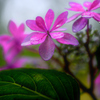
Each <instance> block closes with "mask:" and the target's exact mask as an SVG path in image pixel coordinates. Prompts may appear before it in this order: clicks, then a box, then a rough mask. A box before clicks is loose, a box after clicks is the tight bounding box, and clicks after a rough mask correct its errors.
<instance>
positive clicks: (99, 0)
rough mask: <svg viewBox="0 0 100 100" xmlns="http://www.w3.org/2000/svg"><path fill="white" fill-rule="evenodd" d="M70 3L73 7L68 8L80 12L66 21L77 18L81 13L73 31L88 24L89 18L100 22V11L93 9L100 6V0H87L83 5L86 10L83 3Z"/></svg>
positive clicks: (77, 30)
mask: <svg viewBox="0 0 100 100" xmlns="http://www.w3.org/2000/svg"><path fill="white" fill-rule="evenodd" d="M69 5H70V6H71V8H68V10H71V11H76V12H79V13H77V14H75V15H73V16H72V17H70V18H69V19H68V20H67V21H66V23H68V22H70V21H72V20H74V19H76V18H77V17H79V16H80V15H81V17H80V18H79V19H77V20H76V21H75V22H74V24H73V26H72V30H73V32H75V33H76V32H79V31H80V30H82V29H83V28H84V27H85V26H86V25H87V23H88V20H89V19H90V18H93V19H95V20H96V21H98V22H100V13H95V12H93V10H95V9H97V8H99V7H100V0H94V1H93V2H92V3H91V2H88V1H87V2H85V3H84V4H83V5H84V6H85V7H86V8H87V9H86V10H85V9H83V7H82V5H80V4H79V3H75V2H70V3H69Z"/></svg>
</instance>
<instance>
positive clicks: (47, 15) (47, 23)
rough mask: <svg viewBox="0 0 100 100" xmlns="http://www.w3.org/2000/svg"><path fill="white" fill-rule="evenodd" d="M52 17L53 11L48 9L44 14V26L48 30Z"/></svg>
mask: <svg viewBox="0 0 100 100" xmlns="http://www.w3.org/2000/svg"><path fill="white" fill-rule="evenodd" d="M53 19H54V12H53V10H52V9H49V10H48V12H47V14H46V16H45V22H46V26H47V29H48V30H49V29H50V27H51V25H52V22H53Z"/></svg>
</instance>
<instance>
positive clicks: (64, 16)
mask: <svg viewBox="0 0 100 100" xmlns="http://www.w3.org/2000/svg"><path fill="white" fill-rule="evenodd" d="M67 15H68V12H67V11H65V12H63V13H61V14H60V15H59V16H58V17H57V19H56V21H55V23H54V25H53V27H52V29H51V31H53V30H55V29H57V28H59V27H61V26H62V25H64V24H65V22H66V20H67Z"/></svg>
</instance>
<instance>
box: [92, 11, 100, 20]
mask: <svg viewBox="0 0 100 100" xmlns="http://www.w3.org/2000/svg"><path fill="white" fill-rule="evenodd" d="M93 14H94V16H93V18H94V19H95V20H96V21H98V22H100V14H98V13H95V12H93Z"/></svg>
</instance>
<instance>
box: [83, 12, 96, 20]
mask: <svg viewBox="0 0 100 100" xmlns="http://www.w3.org/2000/svg"><path fill="white" fill-rule="evenodd" d="M93 16H94V14H93V12H90V11H85V12H84V13H82V17H85V18H88V19H89V18H91V17H93Z"/></svg>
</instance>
